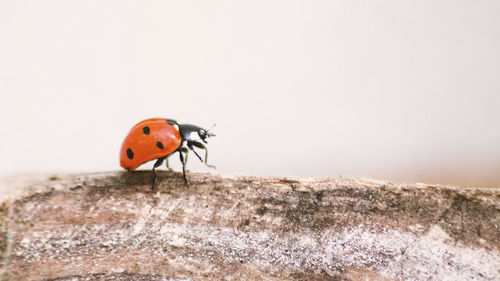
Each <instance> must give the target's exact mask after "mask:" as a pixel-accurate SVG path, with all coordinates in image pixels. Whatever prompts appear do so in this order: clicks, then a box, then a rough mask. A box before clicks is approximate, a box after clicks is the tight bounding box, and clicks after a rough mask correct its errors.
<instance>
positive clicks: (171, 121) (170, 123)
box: [167, 119, 177, 125]
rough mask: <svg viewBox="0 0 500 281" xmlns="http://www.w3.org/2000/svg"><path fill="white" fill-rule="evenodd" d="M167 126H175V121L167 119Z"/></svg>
mask: <svg viewBox="0 0 500 281" xmlns="http://www.w3.org/2000/svg"><path fill="white" fill-rule="evenodd" d="M167 124H169V125H175V124H177V121H175V120H173V119H167Z"/></svg>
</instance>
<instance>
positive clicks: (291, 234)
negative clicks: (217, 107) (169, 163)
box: [0, 171, 500, 281]
mask: <svg viewBox="0 0 500 281" xmlns="http://www.w3.org/2000/svg"><path fill="white" fill-rule="evenodd" d="M158 175H159V181H158V182H159V185H158V188H157V190H155V191H152V190H151V173H150V172H149V171H138V172H132V173H129V172H108V173H94V174H64V175H18V176H10V177H5V178H2V179H0V232H1V237H0V256H1V258H2V261H3V263H2V278H3V280H60V281H62V280H67V281H70V280H71V281H73V280H75V281H76V280H500V252H499V251H500V189H495V188H464V187H451V186H442V185H427V184H395V183H390V182H384V181H374V180H369V179H353V178H344V177H338V178H330V179H295V178H268V177H249V176H227V175H213V174H193V173H192V174H189V178H190V181H191V186H190V187H187V186H186V185H184V183H183V181H182V177H181V175H180V174H178V173H173V172H158Z"/></svg>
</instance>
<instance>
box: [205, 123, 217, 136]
mask: <svg viewBox="0 0 500 281" xmlns="http://www.w3.org/2000/svg"><path fill="white" fill-rule="evenodd" d="M215 125H217V124H215V123H214V124H213V125H212V126H211V127H210V128H209V129H208V130H207V137H215V134H214V133H212V132H210V131H211V130H212V129H213V128H214V127H215Z"/></svg>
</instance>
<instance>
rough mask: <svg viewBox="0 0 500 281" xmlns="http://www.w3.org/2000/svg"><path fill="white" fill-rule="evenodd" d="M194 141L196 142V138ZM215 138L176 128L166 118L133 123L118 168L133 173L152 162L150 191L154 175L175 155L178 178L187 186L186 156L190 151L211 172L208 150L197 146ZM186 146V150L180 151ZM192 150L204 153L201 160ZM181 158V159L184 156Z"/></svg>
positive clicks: (181, 126) (187, 127) (199, 131)
mask: <svg viewBox="0 0 500 281" xmlns="http://www.w3.org/2000/svg"><path fill="white" fill-rule="evenodd" d="M195 133H196V135H197V136H198V139H197V138H196V135H195ZM212 136H215V134H213V133H210V132H209V131H208V130H205V129H203V128H201V127H198V126H196V125H191V124H178V123H177V121H175V120H173V119H166V118H150V119H146V120H144V121H141V122H139V123H137V124H136V125H135V126H134V127H132V129H131V130H130V132H129V133H128V135H127V137H125V140H124V141H123V144H122V147H121V149H120V166H122V167H123V168H125V169H127V170H129V171H133V170H135V169H137V167H139V166H140V165H142V164H144V163H145V162H148V161H151V160H154V159H156V162H155V164H154V166H153V186H152V188H153V190H154V189H155V187H156V171H155V169H156V168H158V167H159V166H160V165H161V164H162V163H163V161H164V160H166V162H167V168H168V157H170V155H172V154H174V153H175V152H179V159H180V160H181V163H182V174H183V176H184V181H185V182H186V184H188V185H189V182H188V180H187V176H186V161H187V153H188V151H189V150H191V151H192V152H193V153H194V154H195V155H196V156H197V157H198V159H200V161H202V162H203V163H205V165H207V166H209V167H212V168H215V167H214V166H212V165H209V164H207V157H208V150H207V148H206V147H205V145H203V143H201V142H199V140H201V141H202V142H204V143H207V142H206V138H208V137H212ZM184 144H186V146H187V148H186V147H184ZM194 147H197V148H201V149H204V150H205V160H203V159H202V158H201V156H200V155H199V154H198V153H197V152H196V151H195V150H194ZM184 154H185V156H184Z"/></svg>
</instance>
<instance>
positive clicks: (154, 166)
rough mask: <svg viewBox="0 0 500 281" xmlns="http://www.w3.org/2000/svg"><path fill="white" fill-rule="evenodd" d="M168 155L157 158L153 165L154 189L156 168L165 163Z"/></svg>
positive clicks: (153, 187) (153, 188) (154, 185)
mask: <svg viewBox="0 0 500 281" xmlns="http://www.w3.org/2000/svg"><path fill="white" fill-rule="evenodd" d="M165 158H166V157H160V158H158V159H157V160H156V162H155V164H154V165H153V186H152V188H151V189H152V190H155V187H156V170H155V169H156V168H158V167H160V166H161V164H162V163H163V160H165Z"/></svg>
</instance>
